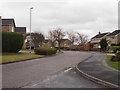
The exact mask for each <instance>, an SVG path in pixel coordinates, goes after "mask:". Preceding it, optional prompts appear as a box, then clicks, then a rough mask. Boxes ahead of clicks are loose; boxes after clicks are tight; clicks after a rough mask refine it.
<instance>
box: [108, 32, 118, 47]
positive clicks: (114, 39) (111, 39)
mask: <svg viewBox="0 0 120 90" xmlns="http://www.w3.org/2000/svg"><path fill="white" fill-rule="evenodd" d="M106 40H107V41H108V45H109V46H111V44H120V30H115V31H113V32H112V33H110V34H108V35H107V36H106Z"/></svg>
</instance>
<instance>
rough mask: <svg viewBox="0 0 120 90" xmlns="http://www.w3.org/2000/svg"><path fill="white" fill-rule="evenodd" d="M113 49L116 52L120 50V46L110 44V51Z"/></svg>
mask: <svg viewBox="0 0 120 90" xmlns="http://www.w3.org/2000/svg"><path fill="white" fill-rule="evenodd" d="M111 50H112V52H113V53H116V52H117V51H120V46H110V47H109V51H111Z"/></svg>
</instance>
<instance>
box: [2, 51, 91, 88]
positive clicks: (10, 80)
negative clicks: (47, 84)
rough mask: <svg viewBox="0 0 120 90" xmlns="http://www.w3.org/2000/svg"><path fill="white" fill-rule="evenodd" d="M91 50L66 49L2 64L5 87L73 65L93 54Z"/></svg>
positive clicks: (20, 83) (18, 84)
mask: <svg viewBox="0 0 120 90" xmlns="http://www.w3.org/2000/svg"><path fill="white" fill-rule="evenodd" d="M91 54H92V53H91V52H79V51H65V52H64V53H62V54H57V55H54V56H50V57H45V58H38V59H32V60H28V61H23V62H16V63H10V64H4V65H2V86H3V88H20V87H24V86H26V85H28V84H29V83H31V82H33V81H39V80H41V79H43V78H45V77H46V76H48V75H50V74H54V73H56V72H58V71H61V70H62V69H64V68H66V67H73V66H75V65H76V64H78V63H79V62H81V61H83V60H85V59H87V58H88V57H90V56H91Z"/></svg>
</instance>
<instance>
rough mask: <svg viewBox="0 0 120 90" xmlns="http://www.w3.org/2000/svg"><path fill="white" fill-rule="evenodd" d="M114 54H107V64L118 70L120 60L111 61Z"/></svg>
mask: <svg viewBox="0 0 120 90" xmlns="http://www.w3.org/2000/svg"><path fill="white" fill-rule="evenodd" d="M111 57H112V55H107V64H108V65H109V66H111V67H113V68H115V69H117V70H120V62H113V61H111Z"/></svg>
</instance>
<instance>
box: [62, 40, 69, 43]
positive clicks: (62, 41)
mask: <svg viewBox="0 0 120 90" xmlns="http://www.w3.org/2000/svg"><path fill="white" fill-rule="evenodd" d="M67 40H68V41H70V40H69V39H62V40H61V43H64V42H65V41H67Z"/></svg>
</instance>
